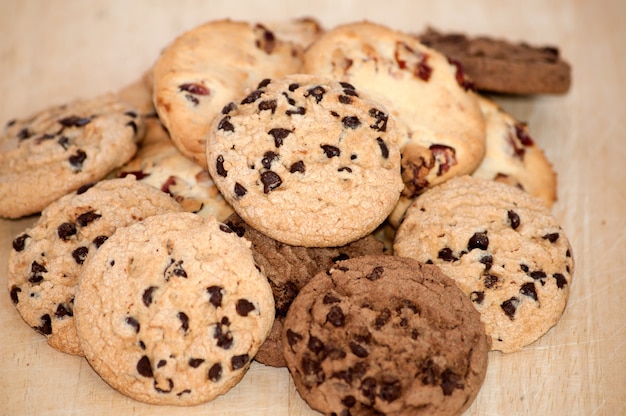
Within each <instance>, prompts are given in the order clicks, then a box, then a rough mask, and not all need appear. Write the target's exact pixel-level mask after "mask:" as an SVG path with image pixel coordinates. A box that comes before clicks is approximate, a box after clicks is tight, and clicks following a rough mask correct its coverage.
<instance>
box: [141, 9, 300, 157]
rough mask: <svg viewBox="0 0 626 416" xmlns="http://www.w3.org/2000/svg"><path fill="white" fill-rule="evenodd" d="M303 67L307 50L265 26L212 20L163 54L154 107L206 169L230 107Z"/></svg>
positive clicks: (184, 148) (155, 71) (155, 77)
mask: <svg viewBox="0 0 626 416" xmlns="http://www.w3.org/2000/svg"><path fill="white" fill-rule="evenodd" d="M301 65H302V59H301V47H300V46H299V45H296V44H294V43H290V42H284V41H282V40H281V39H279V38H278V37H277V36H276V35H275V34H274V33H273V32H272V31H270V30H269V29H267V28H266V27H265V26H263V25H261V24H252V23H249V22H239V21H233V20H229V19H225V20H214V21H210V22H207V23H205V24H203V25H200V26H198V27H196V28H194V29H192V30H190V31H188V32H185V33H184V34H182V35H181V36H179V37H178V38H176V39H175V40H174V41H173V42H172V43H171V44H170V45H168V46H167V47H166V48H165V50H164V51H163V52H162V53H161V55H160V57H159V58H158V60H157V61H156V63H155V65H154V68H153V71H152V79H153V100H154V105H155V107H156V110H157V112H158V113H159V117H160V118H161V121H162V122H163V124H164V125H165V127H166V128H167V129H168V131H169V132H170V134H171V136H172V140H173V142H174V144H175V145H176V147H178V148H179V150H180V151H181V152H182V153H183V154H184V155H185V156H187V157H190V158H192V159H193V160H194V161H196V162H197V163H199V164H200V165H201V166H203V167H206V153H205V141H206V136H207V132H208V128H209V125H210V124H211V121H213V118H215V117H216V116H217V115H218V114H219V112H220V110H221V109H222V108H223V107H224V104H226V103H228V102H229V101H232V100H233V99H235V98H236V97H239V96H240V95H242V94H243V93H244V91H245V90H246V89H247V88H254V86H256V85H257V84H258V83H259V81H261V80H262V79H263V78H265V77H279V76H283V75H286V74H289V73H293V72H299V71H300V68H301Z"/></svg>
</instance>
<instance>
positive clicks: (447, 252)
mask: <svg viewBox="0 0 626 416" xmlns="http://www.w3.org/2000/svg"><path fill="white" fill-rule="evenodd" d="M437 258H438V259H441V260H443V261H450V262H452V261H457V260H458V258H457V257H456V256H455V255H454V253H453V252H452V249H451V248H449V247H444V248H442V249H441V250H439V253H437Z"/></svg>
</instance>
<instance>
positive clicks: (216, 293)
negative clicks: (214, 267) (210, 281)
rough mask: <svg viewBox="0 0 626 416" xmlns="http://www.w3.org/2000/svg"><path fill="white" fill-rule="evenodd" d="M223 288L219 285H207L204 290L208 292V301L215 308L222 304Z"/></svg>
mask: <svg viewBox="0 0 626 416" xmlns="http://www.w3.org/2000/svg"><path fill="white" fill-rule="evenodd" d="M223 290H224V288H222V287H221V286H209V287H207V288H206V291H207V292H208V293H209V302H210V303H211V305H213V306H215V307H216V308H219V307H220V306H222V296H223V294H222V291H223Z"/></svg>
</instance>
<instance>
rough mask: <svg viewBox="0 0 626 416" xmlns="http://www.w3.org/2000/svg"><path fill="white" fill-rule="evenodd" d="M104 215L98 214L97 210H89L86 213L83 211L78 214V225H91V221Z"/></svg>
mask: <svg viewBox="0 0 626 416" xmlns="http://www.w3.org/2000/svg"><path fill="white" fill-rule="evenodd" d="M101 217H102V215H100V214H96V212H95V211H87V212H85V213H82V214H80V215H79V216H78V218H76V222H77V223H78V225H80V226H81V227H86V226H87V225H89V224H90V223H91V222H93V221H95V220H97V219H99V218H101Z"/></svg>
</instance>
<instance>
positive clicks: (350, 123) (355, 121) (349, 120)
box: [341, 116, 361, 130]
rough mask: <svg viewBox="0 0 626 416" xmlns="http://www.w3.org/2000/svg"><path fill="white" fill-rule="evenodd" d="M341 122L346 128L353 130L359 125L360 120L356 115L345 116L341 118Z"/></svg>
mask: <svg viewBox="0 0 626 416" xmlns="http://www.w3.org/2000/svg"><path fill="white" fill-rule="evenodd" d="M341 124H343V126H344V127H345V128H347V129H352V130H355V129H357V128H358V127H359V126H360V125H361V120H359V118H358V117H356V116H346V117H344V118H342V119H341Z"/></svg>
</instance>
